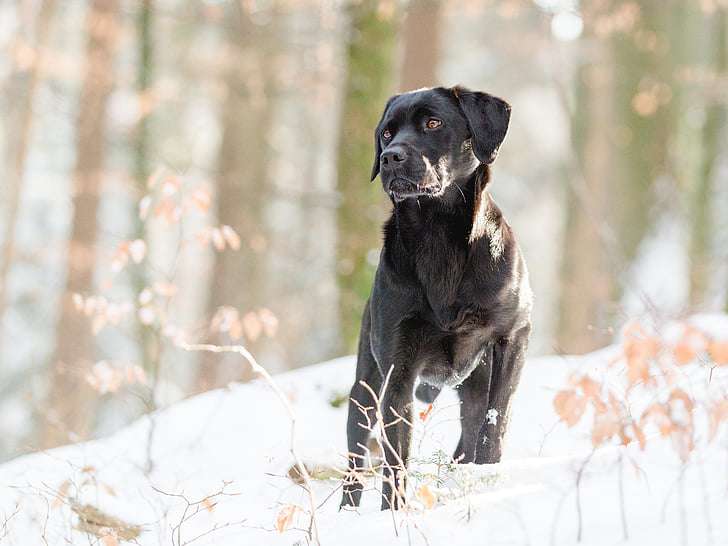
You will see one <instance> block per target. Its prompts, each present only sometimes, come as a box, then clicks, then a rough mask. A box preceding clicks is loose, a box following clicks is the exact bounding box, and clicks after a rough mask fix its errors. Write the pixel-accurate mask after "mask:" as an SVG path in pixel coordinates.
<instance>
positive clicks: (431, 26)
mask: <svg viewBox="0 0 728 546" xmlns="http://www.w3.org/2000/svg"><path fill="white" fill-rule="evenodd" d="M441 4H442V3H441V1H440V0H411V1H410V2H409V4H408V5H407V17H406V18H405V20H404V28H403V34H404V55H403V58H402V69H401V76H400V84H399V88H400V90H401V91H410V90H412V89H419V88H421V87H432V86H434V85H435V84H436V82H437V66H438V63H437V61H438V59H439V58H440V27H441V26H442V21H440V11H441V7H442V6H441Z"/></svg>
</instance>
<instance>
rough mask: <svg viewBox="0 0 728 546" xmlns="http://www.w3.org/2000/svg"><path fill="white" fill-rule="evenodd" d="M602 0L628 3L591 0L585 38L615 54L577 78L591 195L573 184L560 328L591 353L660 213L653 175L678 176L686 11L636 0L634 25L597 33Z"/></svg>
mask: <svg viewBox="0 0 728 546" xmlns="http://www.w3.org/2000/svg"><path fill="white" fill-rule="evenodd" d="M605 6H608V7H609V8H610V9H621V8H620V6H615V5H611V4H608V3H607V4H605V3H603V2H597V1H595V2H592V3H585V5H584V9H585V25H586V30H585V38H584V40H585V45H586V46H587V47H588V48H589V47H591V48H594V49H600V48H605V51H604V52H600V53H599V55H600V56H601V55H604V56H603V57H601V59H608V60H607V61H606V62H607V64H603V63H604V61H603V60H598V59H589V60H588V62H589V65H588V66H584V68H583V69H582V70H581V76H580V77H579V78H578V81H577V84H576V85H577V96H579V97H582V100H578V101H577V102H578V105H577V112H576V114H575V116H574V120H573V123H572V130H573V132H574V136H576V142H575V144H574V146H575V149H577V150H578V152H577V155H578V156H579V164H580V169H581V172H582V173H583V176H584V179H585V183H584V190H586V193H585V194H583V195H582V196H581V197H580V196H579V192H578V191H577V192H575V191H573V189H572V190H570V191H569V192H567V194H568V197H567V199H568V203H569V204H568V212H567V228H566V240H565V242H564V261H563V282H562V297H561V306H560V320H559V323H560V329H559V335H558V343H559V348H560V349H561V350H563V351H566V352H577V353H581V352H586V351H590V350H593V349H595V348H597V347H599V346H602V345H603V344H605V343H606V342H608V341H609V340H610V338H611V329H612V327H613V326H614V322H615V317H616V316H617V313H618V311H619V302H620V300H621V297H622V293H623V291H622V282H624V281H626V280H628V279H626V278H625V274H626V273H627V272H628V268H629V266H630V265H631V264H632V262H633V261H634V260H635V258H636V257H637V255H638V251H639V249H640V245H641V244H642V242H643V240H644V238H645V236H646V235H647V234H648V233H649V230H650V229H651V227H652V226H653V224H654V221H655V217H656V215H657V213H658V212H661V211H659V210H656V208H655V207H654V206H653V204H654V202H655V198H656V195H655V187H656V183H657V182H658V181H660V180H663V181H671V182H674V174H675V171H674V168H675V166H674V165H673V164H672V162H671V157H670V155H669V151H670V146H671V143H672V141H673V140H674V139H675V133H676V130H675V129H676V126H677V116H676V108H675V106H674V105H675V104H676V102H677V101H676V100H675V98H676V97H675V95H677V93H678V92H679V86H678V84H677V82H676V80H675V76H674V73H675V68H676V62H677V53H676V52H678V51H679V50H680V49H679V47H680V43H681V41H682V39H683V37H682V32H683V29H682V28H681V27H680V13H681V10H680V9H669V10H668V9H664V7H663V6H661V5H659V4H657V3H655V2H652V1H651V0H642V1H638V2H635V3H633V5H632V7H630V9H632V10H634V12H635V13H636V14H637V15H636V16H635V17H634V21H635V22H634V25H633V26H631V27H630V26H628V28H626V29H619V30H617V31H612V32H611V34H609V35H608V36H604V35H599V33H596V34H594V33H593V32H594V29H595V28H596V27H598V26H599V25H600V22H603V20H604V18H605V17H607V18H608V17H609V13H608V12H607V13H605V12H599V10H600V9H603V8H604V7H605ZM637 8H638V9H637ZM590 42H591V43H590ZM584 73H586V74H589V73H593V74H595V75H596V76H597V81H595V80H594V79H593V78H590V77H589V76H587V77H586V79H585V78H584V76H583V74H584ZM602 78H604V81H598V80H600V79H602ZM590 80H591V81H590ZM595 94H597V95H598V96H595ZM584 97H591V98H587V99H586V100H584ZM670 191H674V188H673V189H672V190H670ZM589 216H591V217H592V218H591V219H589V220H588V221H587V218H588V217H589ZM600 231H601V235H600V234H599V232H600ZM598 239H601V241H599V240H598Z"/></svg>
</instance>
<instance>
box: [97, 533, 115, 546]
mask: <svg viewBox="0 0 728 546" xmlns="http://www.w3.org/2000/svg"><path fill="white" fill-rule="evenodd" d="M101 544H103V545H104V546H119V539H118V538H116V534H115V533H113V532H110V533H109V534H108V535H104V536H103V537H101Z"/></svg>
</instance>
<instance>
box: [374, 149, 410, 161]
mask: <svg viewBox="0 0 728 546" xmlns="http://www.w3.org/2000/svg"><path fill="white" fill-rule="evenodd" d="M405 159H407V152H406V151H405V149H404V148H401V147H399V146H394V147H390V148H388V149H387V150H385V151H384V152H382V155H381V156H380V157H379V160H380V161H381V163H382V165H387V166H394V165H395V164H397V163H402V162H403V161H404V160H405Z"/></svg>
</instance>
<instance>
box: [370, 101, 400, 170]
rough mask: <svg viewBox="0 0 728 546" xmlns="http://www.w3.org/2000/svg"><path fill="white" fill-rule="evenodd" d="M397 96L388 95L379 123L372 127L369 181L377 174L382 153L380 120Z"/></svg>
mask: <svg viewBox="0 0 728 546" xmlns="http://www.w3.org/2000/svg"><path fill="white" fill-rule="evenodd" d="M397 97H399V95H394V96H392V97H389V100H388V101H387V104H385V105H384V112H382V117H381V118H379V123H377V128H376V129H374V164H373V165H372V176H371V180H370V181H371V182H374V179H375V178H376V177H377V175H378V174H379V156H380V155H382V145H381V143H380V141H379V132H380V131H381V130H382V121H384V118H385V116H386V115H387V111H388V110H389V107H390V106H391V105H392V102H393V101H394V99H396V98H397Z"/></svg>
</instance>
